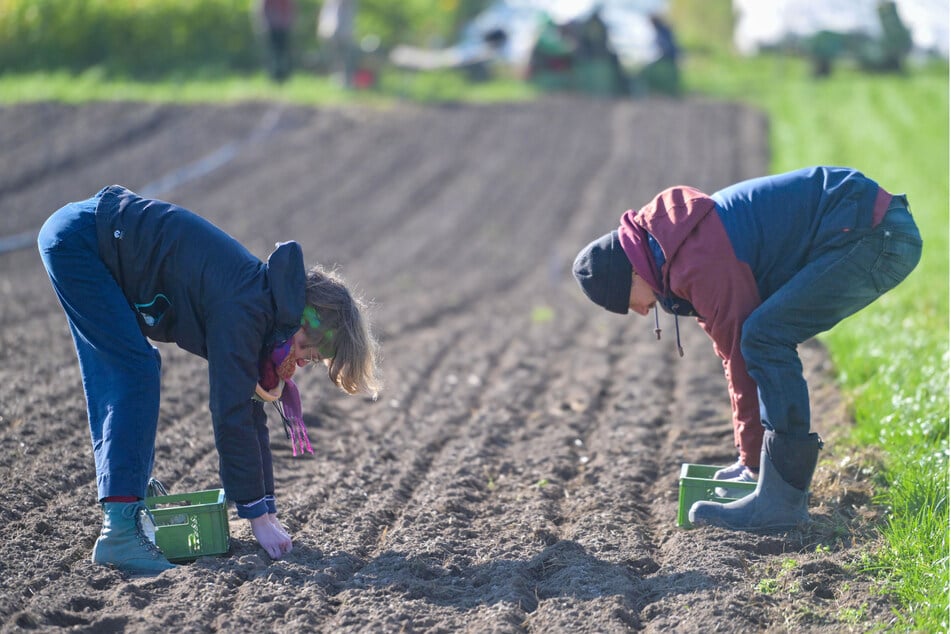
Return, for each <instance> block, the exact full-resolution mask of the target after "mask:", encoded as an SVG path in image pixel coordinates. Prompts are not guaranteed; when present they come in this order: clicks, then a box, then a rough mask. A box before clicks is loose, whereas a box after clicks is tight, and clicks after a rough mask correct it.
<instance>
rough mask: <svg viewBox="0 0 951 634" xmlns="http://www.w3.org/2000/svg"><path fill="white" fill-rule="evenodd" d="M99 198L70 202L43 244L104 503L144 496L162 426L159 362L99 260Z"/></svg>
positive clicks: (50, 224) (53, 219)
mask: <svg viewBox="0 0 951 634" xmlns="http://www.w3.org/2000/svg"><path fill="white" fill-rule="evenodd" d="M98 202H99V196H98V195H97V196H94V197H93V198H90V199H88V200H84V201H82V202H76V203H69V204H68V205H66V206H64V207H62V208H61V209H59V210H58V211H57V212H55V213H54V214H53V215H52V216H50V217H49V219H48V220H47V221H46V223H44V225H43V228H42V229H41V230H40V234H39V237H38V239H37V244H38V247H39V250H40V256H41V257H42V259H43V265H44V266H45V267H46V271H47V273H48V274H49V278H50V282H51V283H52V284H53V290H54V291H55V292H56V295H57V297H58V298H59V301H60V304H61V305H62V306H63V310H64V311H65V312H66V319H67V320H68V322H69V329H70V332H71V333H72V335H73V343H74V344H75V346H76V354H77V356H78V357H79V368H80V371H81V373H82V379H83V391H84V392H85V395H86V407H87V410H88V416H89V430H90V433H91V436H92V447H93V454H94V455H95V458H96V483H97V486H98V490H99V499H100V500H101V499H103V498H105V497H109V496H113V495H123V496H136V497H140V498H144V497H145V489H146V485H147V484H148V479H149V475H150V474H151V473H152V463H153V458H154V447H155V430H156V426H157V424H158V413H159V388H160V377H161V365H162V362H161V357H160V356H159V351H158V350H157V349H156V348H155V347H154V346H152V344H150V343H149V341H148V340H147V339H146V338H145V336H144V335H143V334H142V331H141V330H140V329H139V325H138V322H137V321H136V317H135V312H133V309H132V307H131V306H130V305H129V301H128V300H127V299H126V298H125V296H124V295H123V293H122V289H120V288H119V285H118V283H117V282H116V280H115V278H113V277H112V274H111V273H110V272H109V270H108V269H107V268H106V265H105V264H104V263H103V262H102V260H101V259H100V258H99V247H98V240H97V238H96V205H97V203H98Z"/></svg>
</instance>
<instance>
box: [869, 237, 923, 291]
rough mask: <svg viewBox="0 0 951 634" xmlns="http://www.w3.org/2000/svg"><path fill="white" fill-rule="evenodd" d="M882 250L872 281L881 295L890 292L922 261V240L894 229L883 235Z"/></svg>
mask: <svg viewBox="0 0 951 634" xmlns="http://www.w3.org/2000/svg"><path fill="white" fill-rule="evenodd" d="M880 236H881V239H882V250H881V253H880V254H879V256H878V258H876V260H875V263H874V264H873V265H872V269H871V271H869V272H870V273H871V275H872V280H873V281H874V283H875V287H876V289H877V290H878V292H879V293H884V292H886V291H889V290H891V289H893V288H895V287H896V286H898V284H899V282H901V281H902V280H903V279H905V278H906V277H908V274H909V273H911V272H912V271H913V270H914V268H915V267H916V266H917V265H918V261H919V260H920V259H921V239H920V238H919V237H918V236H916V235H910V234H907V233H902V232H899V231H894V230H892V229H886V230H884V231H883V232H882V233H881V234H880Z"/></svg>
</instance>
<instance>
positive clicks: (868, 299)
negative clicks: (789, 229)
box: [741, 195, 921, 436]
mask: <svg viewBox="0 0 951 634" xmlns="http://www.w3.org/2000/svg"><path fill="white" fill-rule="evenodd" d="M919 259H921V235H920V234H919V233H918V227H917V226H916V225H915V221H914V220H913V219H912V217H911V213H910V212H909V208H908V201H907V199H906V198H905V196H904V195H899V196H895V197H894V198H892V202H891V204H890V206H889V208H888V211H887V212H886V213H885V217H884V218H883V219H882V221H881V223H879V225H878V226H877V227H875V228H874V229H869V230H866V231H862V232H858V231H857V232H856V237H855V240H853V241H852V242H850V243H849V244H847V245H845V246H843V247H841V248H838V249H834V250H827V251H823V252H822V253H821V255H819V256H817V257H816V258H815V259H813V260H811V261H809V262H808V263H807V264H806V265H805V266H804V267H803V268H802V270H800V271H799V273H797V274H796V275H795V276H794V277H793V278H792V279H790V280H789V281H788V282H787V283H786V284H785V285H784V286H782V287H781V288H780V289H779V290H778V291H776V292H775V293H773V295H771V296H770V297H768V298H767V299H766V301H764V302H763V303H762V304H761V305H760V306H759V307H758V308H757V309H756V310H754V311H753V312H752V313H751V314H750V316H749V317H748V318H747V319H746V321H745V322H744V323H743V336H742V340H741V350H742V352H743V358H744V359H745V361H746V367H747V370H748V371H749V373H750V376H751V377H752V378H753V380H754V381H755V382H756V385H757V387H758V388H759V395H760V406H761V412H762V411H763V410H764V409H765V412H766V416H765V417H764V420H763V425H764V426H765V427H766V428H767V429H770V430H773V431H775V432H777V433H781V434H793V435H797V436H798V435H803V434H807V433H808V432H809V428H810V414H809V394H808V391H807V388H806V381H805V379H804V378H803V375H802V362H801V361H800V360H799V355H798V353H797V351H796V348H797V346H798V345H799V344H801V343H802V342H804V341H806V340H807V339H809V338H811V337H813V336H815V335H817V334H819V333H821V332H824V331H826V330H829V329H830V328H832V327H833V326H835V325H836V324H837V323H839V322H840V321H842V320H843V319H845V318H846V317H848V316H849V315H852V314H853V313H856V312H858V311H859V310H861V309H862V308H865V307H866V306H868V305H869V304H871V303H872V302H873V301H875V300H876V299H877V298H879V297H880V296H881V295H883V294H884V293H886V292H888V291H889V290H891V289H892V288H894V287H895V286H897V285H898V283H899V282H901V281H902V280H903V279H905V277H907V276H908V274H909V273H911V271H912V270H913V269H914V268H915V266H916V265H917V264H918V260H919Z"/></svg>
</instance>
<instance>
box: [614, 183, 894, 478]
mask: <svg viewBox="0 0 951 634" xmlns="http://www.w3.org/2000/svg"><path fill="white" fill-rule="evenodd" d="M890 199H891V195H890V194H889V193H888V192H886V191H885V190H883V189H882V188H880V187H879V185H878V184H877V183H876V182H875V181H873V180H871V179H869V178H867V177H865V176H864V175H862V173H861V172H858V171H856V170H854V169H850V168H844V167H809V168H805V169H800V170H796V171H793V172H788V173H785V174H778V175H775V176H766V177H762V178H754V179H751V180H746V181H743V182H740V183H737V184H735V185H732V186H730V187H727V188H725V189H722V190H720V191H718V192H716V193H714V194H712V195H707V194H704V193H703V192H701V191H698V190H696V189H694V188H691V187H685V186H678V187H671V188H669V189H666V190H664V191H663V192H661V193H660V194H658V195H657V196H656V197H655V198H654V200H652V201H651V202H650V203H648V204H647V205H645V206H644V207H642V208H641V209H639V210H633V209H632V210H628V211H627V212H625V213H624V215H622V216H621V226H620V229H619V235H620V241H621V246H622V247H623V248H624V251H625V252H626V253H627V255H628V258H629V259H630V260H631V262H632V264H633V265H634V267H635V269H637V268H638V263H641V264H640V266H641V268H645V265H644V264H643V262H645V261H651V262H655V263H656V264H657V266H656V267H654V269H655V270H653V271H651V270H644V271H641V270H638V273H639V274H640V275H641V277H645V278H648V277H650V278H653V281H654V283H655V284H654V286H655V291H656V295H657V298H658V303H659V304H660V305H662V306H664V307H665V308H668V309H669V306H670V305H677V304H683V305H685V306H686V307H687V308H689V309H690V311H691V312H690V314H695V316H697V317H698V320H699V322H700V325H701V327H702V328H703V329H704V331H705V332H706V333H707V334H708V335H709V336H710V338H711V340H712V341H713V347H714V350H715V351H716V353H717V355H719V357H720V358H721V359H722V361H723V369H724V374H725V375H726V378H727V382H728V384H729V391H730V402H731V404H732V409H733V428H734V440H735V442H736V445H737V446H738V447H739V449H740V457H741V458H743V460H744V464H747V465H750V466H756V465H757V464H758V463H759V451H760V445H761V440H762V434H763V427H762V424H761V422H760V414H759V397H758V396H757V394H756V384H755V382H754V381H753V379H752V377H750V375H749V373H748V372H747V369H746V362H745V360H744V359H743V354H742V352H741V350H740V340H741V336H742V330H743V322H744V321H745V320H746V318H747V317H749V315H750V313H752V312H753V311H754V310H755V309H756V308H757V307H758V306H759V305H760V304H761V303H762V302H763V301H764V300H765V299H766V298H768V297H769V296H770V295H772V294H773V293H775V292H776V290H777V289H778V288H780V287H781V286H782V285H783V284H785V283H786V282H788V281H789V280H790V279H791V278H792V277H793V276H794V275H795V274H796V273H798V272H799V271H800V270H801V269H802V268H803V266H804V265H805V264H806V263H807V262H808V261H809V259H810V258H814V257H816V256H818V255H820V254H821V253H822V252H823V250H825V249H829V248H833V247H837V246H841V245H842V244H844V243H846V242H848V241H850V240H852V239H854V237H855V232H861V231H864V230H867V229H868V228H870V227H873V226H875V225H877V224H878V222H880V221H881V219H882V217H883V216H884V214H885V211H886V209H887V207H888V202H889V200H890ZM644 235H648V236H649V239H647V240H645V239H642V238H641V237H642V236H644ZM651 241H653V242H656V246H657V248H658V253H656V254H652V255H653V257H650V258H646V257H645V256H644V254H643V251H644V250H649V251H647V253H649V254H650V253H651V251H650V249H652V242H651ZM682 300H686V301H682ZM682 314H687V313H682Z"/></svg>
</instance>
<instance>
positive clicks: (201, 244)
mask: <svg viewBox="0 0 951 634" xmlns="http://www.w3.org/2000/svg"><path fill="white" fill-rule="evenodd" d="M38 247H39V250H40V255H41V257H42V259H43V264H44V266H45V267H46V270H47V273H48V274H49V278H50V282H51V283H52V286H53V290H54V291H55V292H56V295H57V297H58V298H59V301H60V303H61V305H62V307H63V310H64V311H65V313H66V318H67V322H68V324H69V329H70V332H71V333H72V336H73V342H74V344H75V348H76V353H77V355H78V357H79V368H80V371H81V374H82V383H83V391H84V394H85V397H86V406H87V414H88V422H89V429H90V434H91V437H92V447H93V455H94V457H95V463H96V482H97V489H98V496H97V500H98V501H99V502H100V504H101V505H102V510H103V514H104V518H103V524H102V530H101V532H100V535H99V538H98V539H97V540H96V544H95V546H94V548H93V553H92V561H93V562H94V563H98V564H105V565H111V566H114V567H116V568H118V569H120V570H123V571H126V572H131V573H136V574H154V573H159V572H161V571H163V570H166V569H169V568H172V567H173V566H172V564H171V563H169V561H168V560H167V559H166V558H165V556H164V555H163V554H162V552H161V551H160V550H159V548H158V547H156V546H155V544H154V541H153V539H150V537H149V534H150V532H152V533H153V534H154V526H153V522H152V518H151V513H150V512H149V510H148V508H147V507H146V506H145V504H144V502H143V500H144V498H145V497H146V495H147V490H148V480H149V477H150V474H151V472H152V466H153V460H154V457H155V437H156V429H157V426H158V417H159V399H160V387H161V385H160V380H161V366H162V362H161V356H160V354H159V351H158V349H157V348H155V346H153V345H152V344H151V343H150V342H149V340H150V339H151V340H152V341H163V342H174V343H176V344H178V346H179V347H181V348H182V349H184V350H186V351H188V352H191V353H193V354H196V355H198V356H200V357H202V358H204V359H206V360H207V361H208V383H209V385H208V389H209V403H208V406H209V410H210V412H211V422H212V428H213V430H214V438H215V446H216V448H217V450H218V459H219V476H220V478H221V482H222V485H223V486H224V490H225V494H226V496H227V497H228V499H229V500H231V501H233V502H234V504H235V507H236V510H237V513H238V517H241V518H244V519H247V520H248V521H249V522H250V525H251V531H252V533H253V534H254V537H255V539H256V540H257V542H258V543H259V544H260V545H261V547H262V548H264V550H265V551H266V552H267V554H268V555H269V556H270V557H271V558H273V559H279V558H281V557H283V556H284V555H286V554H287V553H289V552H290V551H291V547H292V544H291V537H290V535H289V534H288V533H287V531H286V530H285V529H284V527H283V525H282V524H281V522H280V521H279V520H278V517H277V502H276V498H275V489H274V470H273V461H272V457H271V446H270V437H269V433H268V427H267V416H266V414H265V411H264V405H265V404H266V403H272V404H273V406H274V408H275V409H276V410H277V411H278V413H279V415H280V418H281V421H282V423H283V425H284V431H285V434H286V435H287V436H288V438H289V439H290V444H291V449H292V452H293V455H295V456H296V455H298V454H299V453H301V454H302V453H303V452H304V451H308V452H310V453H313V450H312V448H311V446H310V440H309V439H308V437H307V431H306V428H305V427H304V420H303V412H302V408H301V399H300V392H299V391H298V389H297V386H296V384H295V383H294V381H293V378H292V377H293V376H294V373H295V371H296V370H297V369H298V368H300V367H303V366H305V365H307V364H309V363H320V364H323V365H325V366H326V367H327V371H328V376H329V378H330V380H331V381H332V382H333V383H334V384H335V385H337V386H338V387H339V388H341V389H342V390H344V391H345V392H347V393H349V394H355V393H357V392H361V391H367V392H371V393H373V394H375V392H376V390H377V389H378V385H377V381H376V378H375V377H376V350H377V347H376V342H375V341H374V339H373V337H372V335H371V334H370V330H369V325H368V323H367V321H366V318H365V317H364V307H363V304H362V303H361V302H360V301H359V300H357V299H355V298H354V297H353V296H352V295H351V294H350V292H349V291H348V290H347V288H346V286H345V285H344V284H343V282H342V281H341V280H340V279H339V278H338V277H337V276H336V275H334V274H332V273H329V272H327V271H324V270H323V269H321V268H320V267H319V266H315V267H313V268H311V269H310V270H306V269H305V268H304V258H303V254H302V252H301V247H300V245H299V244H298V243H296V242H284V243H280V244H278V245H277V248H276V249H275V251H274V252H273V253H272V254H271V255H270V256H269V257H268V259H267V262H262V261H261V260H259V259H258V258H257V257H255V256H254V255H252V254H251V253H250V252H249V251H248V250H247V249H245V247H243V246H242V245H241V244H239V243H238V242H237V241H236V240H235V239H234V238H232V237H231V236H230V235H228V234H227V233H225V232H224V231H222V230H221V229H219V228H217V227H215V226H214V225H212V224H211V223H210V222H208V221H207V220H205V219H203V218H201V217H200V216H198V215H196V214H194V213H192V212H190V211H188V210H187V209H184V208H182V207H179V206H177V205H173V204H171V203H167V202H163V201H160V200H151V199H147V198H142V197H141V196H138V195H137V194H135V193H134V192H132V191H129V190H128V189H126V188H124V187H121V186H119V185H113V186H111V187H106V188H104V189H102V190H101V191H100V192H99V193H98V194H96V195H95V196H93V197H92V198H89V199H87V200H83V201H80V202H73V203H69V204H67V205H65V206H64V207H62V208H61V209H59V210H58V211H56V212H55V213H54V214H52V215H51V216H50V218H49V219H48V220H47V221H46V222H45V223H44V225H43V228H42V229H41V230H40V233H39V237H38ZM150 526H152V527H153V531H150V530H149V528H150Z"/></svg>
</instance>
